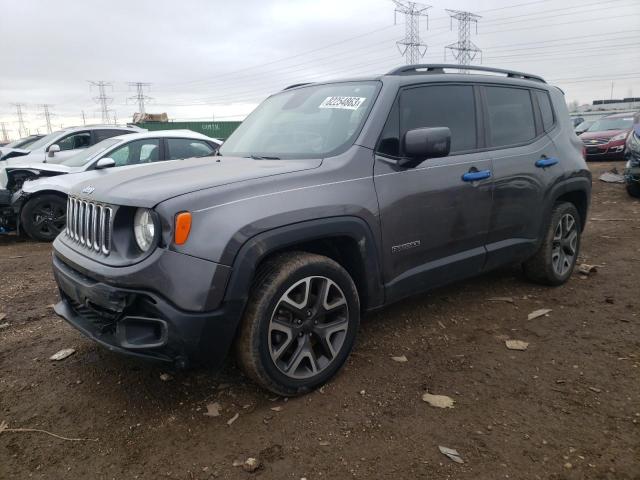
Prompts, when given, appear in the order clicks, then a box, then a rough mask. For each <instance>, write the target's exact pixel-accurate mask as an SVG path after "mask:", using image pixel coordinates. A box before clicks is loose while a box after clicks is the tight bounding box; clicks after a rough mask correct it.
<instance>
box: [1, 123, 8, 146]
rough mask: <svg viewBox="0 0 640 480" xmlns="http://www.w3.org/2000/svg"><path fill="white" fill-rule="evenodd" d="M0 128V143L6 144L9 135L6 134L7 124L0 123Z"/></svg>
mask: <svg viewBox="0 0 640 480" xmlns="http://www.w3.org/2000/svg"><path fill="white" fill-rule="evenodd" d="M0 128H1V129H2V141H3V142H8V141H9V135H8V133H7V124H6V123H5V122H0Z"/></svg>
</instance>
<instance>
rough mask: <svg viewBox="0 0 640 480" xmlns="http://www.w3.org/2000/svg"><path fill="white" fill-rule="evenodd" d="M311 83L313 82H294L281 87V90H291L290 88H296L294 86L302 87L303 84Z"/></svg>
mask: <svg viewBox="0 0 640 480" xmlns="http://www.w3.org/2000/svg"><path fill="white" fill-rule="evenodd" d="M311 83H313V82H305V83H294V84H293V85H289V86H288V87H285V88H283V89H282V91H284V90H291V89H292V88H296V87H302V86H303V85H310V84H311Z"/></svg>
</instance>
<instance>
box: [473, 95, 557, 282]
mask: <svg viewBox="0 0 640 480" xmlns="http://www.w3.org/2000/svg"><path fill="white" fill-rule="evenodd" d="M482 92H483V95H482V98H483V105H484V111H485V122H484V123H485V125H486V132H485V134H486V143H487V145H488V146H489V148H490V149H491V158H492V160H493V177H494V194H493V210H492V213H491V220H490V226H489V234H488V237H487V265H486V268H487V269H490V268H494V267H496V266H499V265H502V264H508V263H511V262H514V261H521V260H524V259H525V258H526V257H527V256H529V255H530V254H532V253H533V252H535V249H536V247H537V240H538V237H539V235H540V233H541V231H542V227H543V225H542V222H543V221H544V216H545V210H544V206H545V193H546V192H547V191H549V187H550V185H551V184H552V183H553V182H554V181H555V180H556V179H557V178H558V175H559V171H560V165H559V159H558V157H557V154H558V152H557V150H556V147H555V144H554V143H553V141H552V139H551V137H550V135H549V134H547V133H546V132H545V130H546V131H547V132H549V133H552V132H553V131H554V129H555V126H556V125H557V122H556V119H555V116H554V113H553V108H552V106H551V102H550V100H549V95H548V93H547V92H546V91H544V90H536V89H528V88H521V87H517V86H502V85H486V86H483V87H482Z"/></svg>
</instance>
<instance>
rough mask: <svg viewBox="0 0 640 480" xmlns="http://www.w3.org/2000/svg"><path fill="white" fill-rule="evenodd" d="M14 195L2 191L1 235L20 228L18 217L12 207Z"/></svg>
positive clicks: (0, 204)
mask: <svg viewBox="0 0 640 480" xmlns="http://www.w3.org/2000/svg"><path fill="white" fill-rule="evenodd" d="M12 197H13V194H12V192H11V191H9V190H6V189H0V233H5V232H10V231H13V230H16V229H17V228H18V216H17V214H16V210H15V207H14V206H13V205H12Z"/></svg>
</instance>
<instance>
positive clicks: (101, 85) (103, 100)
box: [89, 80, 113, 124]
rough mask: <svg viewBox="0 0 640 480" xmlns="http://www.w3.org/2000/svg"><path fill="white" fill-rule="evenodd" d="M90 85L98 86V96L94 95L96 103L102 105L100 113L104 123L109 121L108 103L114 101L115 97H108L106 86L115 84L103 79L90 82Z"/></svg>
mask: <svg viewBox="0 0 640 480" xmlns="http://www.w3.org/2000/svg"><path fill="white" fill-rule="evenodd" d="M89 85H91V86H94V87H98V96H97V97H94V100H95V101H96V103H98V104H99V105H100V113H101V114H102V123H104V124H107V123H109V111H110V110H109V108H108V105H109V103H111V101H113V98H111V97H107V93H106V87H112V88H113V84H112V83H110V82H104V81H102V80H100V81H97V82H92V81H90V82H89Z"/></svg>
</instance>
